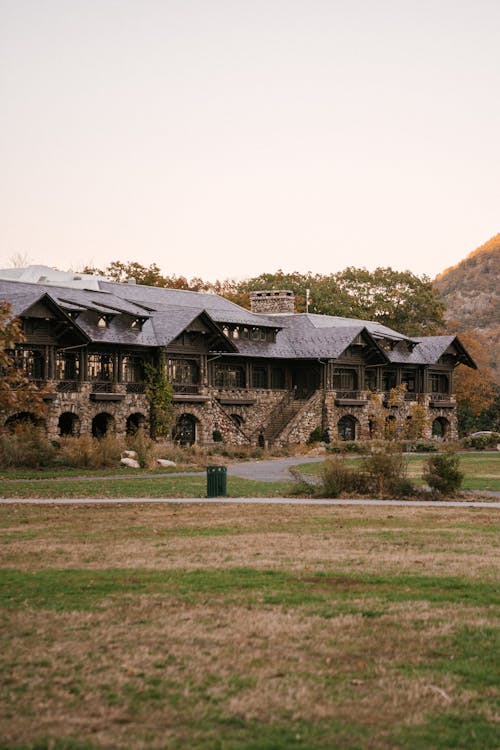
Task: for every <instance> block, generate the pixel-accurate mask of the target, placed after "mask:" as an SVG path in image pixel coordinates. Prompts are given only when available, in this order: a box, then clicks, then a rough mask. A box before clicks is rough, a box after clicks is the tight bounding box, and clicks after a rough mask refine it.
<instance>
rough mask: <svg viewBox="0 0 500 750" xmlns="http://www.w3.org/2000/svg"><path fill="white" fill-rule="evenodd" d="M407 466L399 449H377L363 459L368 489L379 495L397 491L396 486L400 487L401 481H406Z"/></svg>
mask: <svg viewBox="0 0 500 750" xmlns="http://www.w3.org/2000/svg"><path fill="white" fill-rule="evenodd" d="M407 467H408V462H407V460H406V458H405V457H404V456H403V454H402V453H401V451H395V450H392V451H391V450H388V449H386V450H378V451H376V452H373V453H372V454H371V455H370V456H367V457H366V458H365V459H363V469H364V471H365V472H366V474H367V476H368V480H369V486H370V489H371V490H372V491H373V492H375V493H377V494H378V495H379V497H381V496H382V495H384V494H394V493H396V494H397V493H398V487H399V488H401V486H402V482H403V481H406V473H407ZM399 491H400V490H399Z"/></svg>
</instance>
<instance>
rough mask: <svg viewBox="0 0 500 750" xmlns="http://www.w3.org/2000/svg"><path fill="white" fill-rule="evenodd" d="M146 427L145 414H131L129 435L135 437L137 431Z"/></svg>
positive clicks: (128, 418)
mask: <svg viewBox="0 0 500 750" xmlns="http://www.w3.org/2000/svg"><path fill="white" fill-rule="evenodd" d="M145 425H146V417H145V416H144V414H141V413H140V412H138V411H137V412H134V413H133V414H129V415H128V417H127V425H126V430H127V435H135V433H136V432H137V430H140V429H141V427H144V426H145Z"/></svg>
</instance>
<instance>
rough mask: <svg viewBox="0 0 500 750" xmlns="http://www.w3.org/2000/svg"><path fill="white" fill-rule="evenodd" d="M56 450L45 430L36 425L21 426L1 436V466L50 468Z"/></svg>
mask: <svg viewBox="0 0 500 750" xmlns="http://www.w3.org/2000/svg"><path fill="white" fill-rule="evenodd" d="M55 455H56V449H55V447H54V446H53V445H52V443H51V442H50V441H49V440H48V439H47V436H46V434H45V430H44V429H43V428H42V427H37V426H36V425H34V424H30V423H28V422H27V423H24V424H19V425H17V427H16V428H15V429H14V432H12V433H10V432H9V433H2V434H1V435H0V465H1V466H2V467H5V468H8V467H23V468H28V469H40V468H42V467H44V466H50V465H51V464H52V463H53V461H54V458H55Z"/></svg>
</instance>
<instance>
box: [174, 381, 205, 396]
mask: <svg viewBox="0 0 500 750" xmlns="http://www.w3.org/2000/svg"><path fill="white" fill-rule="evenodd" d="M173 386H174V393H187V394H189V395H192V394H194V393H199V392H200V386H199V384H198V383H174V384H173Z"/></svg>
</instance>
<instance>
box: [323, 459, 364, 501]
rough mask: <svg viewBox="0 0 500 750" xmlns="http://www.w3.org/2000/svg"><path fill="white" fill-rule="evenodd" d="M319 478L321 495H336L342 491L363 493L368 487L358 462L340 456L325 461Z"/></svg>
mask: <svg viewBox="0 0 500 750" xmlns="http://www.w3.org/2000/svg"><path fill="white" fill-rule="evenodd" d="M321 480H322V485H321V490H320V494H321V496H322V497H338V496H339V495H340V494H341V493H343V492H349V493H351V492H354V493H363V492H366V490H367V489H368V482H367V477H366V475H365V473H364V472H363V471H362V469H361V468H360V466H359V464H357V463H355V462H354V461H346V459H345V458H341V457H340V456H336V457H335V458H331V459H329V460H328V461H326V463H325V466H324V468H323V470H322V472H321Z"/></svg>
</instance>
